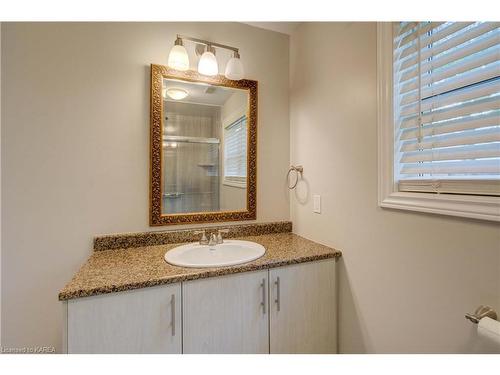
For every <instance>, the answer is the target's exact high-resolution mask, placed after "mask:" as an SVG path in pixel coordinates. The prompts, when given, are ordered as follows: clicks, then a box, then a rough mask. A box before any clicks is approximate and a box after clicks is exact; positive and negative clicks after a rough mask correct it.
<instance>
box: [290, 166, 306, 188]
mask: <svg viewBox="0 0 500 375" xmlns="http://www.w3.org/2000/svg"><path fill="white" fill-rule="evenodd" d="M292 171H295V183H294V184H293V185H292V186H290V173H292ZM302 172H304V168H303V167H302V165H297V166H295V165H292V166H291V167H290V169H289V170H288V173H287V174H286V181H287V183H288V189H290V190H292V189H295V187H296V186H297V184H298V183H299V174H300V177H302Z"/></svg>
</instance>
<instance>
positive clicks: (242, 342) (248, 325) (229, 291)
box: [182, 270, 269, 354]
mask: <svg viewBox="0 0 500 375" xmlns="http://www.w3.org/2000/svg"><path fill="white" fill-rule="evenodd" d="M268 273H269V272H268V270H264V271H257V272H247V273H240V274H235V275H229V276H221V277H214V278H210V279H202V280H194V281H188V282H185V283H182V306H183V316H182V325H183V352H184V353H187V354H193V353H195V354H200V353H220V354H222V353H256V354H259V353H262V354H263V353H269V309H268V303H269V302H268V281H267V280H268Z"/></svg>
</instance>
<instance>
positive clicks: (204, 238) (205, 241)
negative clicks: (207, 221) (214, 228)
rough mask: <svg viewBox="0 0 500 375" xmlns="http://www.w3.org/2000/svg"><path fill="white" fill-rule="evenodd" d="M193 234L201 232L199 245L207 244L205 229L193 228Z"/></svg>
mask: <svg viewBox="0 0 500 375" xmlns="http://www.w3.org/2000/svg"><path fill="white" fill-rule="evenodd" d="M193 233H194V234H195V235H197V234H201V235H202V236H201V238H200V245H208V243H209V241H208V239H207V234H206V232H205V230H195V231H194V232H193Z"/></svg>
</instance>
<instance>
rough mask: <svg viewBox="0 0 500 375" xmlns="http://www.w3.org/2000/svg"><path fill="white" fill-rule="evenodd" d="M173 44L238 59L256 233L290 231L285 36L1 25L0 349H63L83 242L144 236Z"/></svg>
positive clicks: (161, 27)
mask: <svg viewBox="0 0 500 375" xmlns="http://www.w3.org/2000/svg"><path fill="white" fill-rule="evenodd" d="M176 33H180V34H188V35H192V36H195V37H199V38H204V39H210V40H216V41H217V42H220V43H225V44H229V45H234V46H237V47H239V48H240V52H241V57H242V59H243V61H244V64H245V69H246V76H247V77H248V78H250V79H255V80H258V81H259V90H260V91H259V131H258V179H257V180H258V196H257V205H258V209H257V216H258V221H272V220H288V219H289V202H288V195H287V194H286V192H285V191H284V190H283V176H284V175H285V174H286V171H287V167H288V161H289V107H288V82H289V81H288V79H289V75H288V73H289V72H288V66H289V64H288V58H289V53H288V37H287V36H286V35H283V34H278V33H274V32H270V31H266V30H262V29H257V28H253V27H251V26H248V25H243V24H237V23H129V24H123V23H102V24H95V23H80V24H78V23H76V24H75V23H65V24H46V23H27V24H22V23H17V24H12V23H3V24H2V34H1V36H2V66H1V69H2V78H3V80H2V83H1V85H2V86H1V91H2V109H3V111H2V125H3V129H2V147H1V152H2V158H1V162H2V201H3V203H4V204H3V206H2V232H3V237H2V248H3V253H2V344H3V345H5V346H14V347H19V346H33V345H55V346H56V347H57V348H58V349H60V347H61V324H62V309H61V306H60V303H59V302H58V301H57V293H58V290H59V289H60V288H62V287H63V286H64V284H65V283H66V282H67V281H69V279H70V278H71V276H72V275H73V273H74V272H75V271H76V270H77V269H78V268H79V266H80V265H81V264H82V262H84V261H85V259H86V258H87V257H88V255H89V254H90V251H91V240H92V237H93V236H94V235H95V234H99V233H111V232H128V231H144V230H151V228H150V227H149V226H148V183H149V182H148V178H149V176H148V174H149V172H148V168H149V161H148V160H149V159H148V158H149V64H150V63H159V64H166V62H167V56H168V52H169V49H170V48H171V46H172V44H173V42H174V39H175V34H176ZM221 56H222V54H221ZM270 157H272V163H271V162H269V160H270ZM160 229H165V228H156V230H160Z"/></svg>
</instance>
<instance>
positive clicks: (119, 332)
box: [67, 284, 182, 354]
mask: <svg viewBox="0 0 500 375" xmlns="http://www.w3.org/2000/svg"><path fill="white" fill-rule="evenodd" d="M67 324H68V330H67V334H68V342H67V345H68V352H69V353H179V354H180V353H181V350H182V339H181V335H182V332H181V287H180V284H173V285H164V286H158V287H151V288H144V289H137V290H131V291H125V292H118V293H111V294H104V295H99V296H92V297H84V298H79V299H75V300H69V301H68V321H67Z"/></svg>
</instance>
